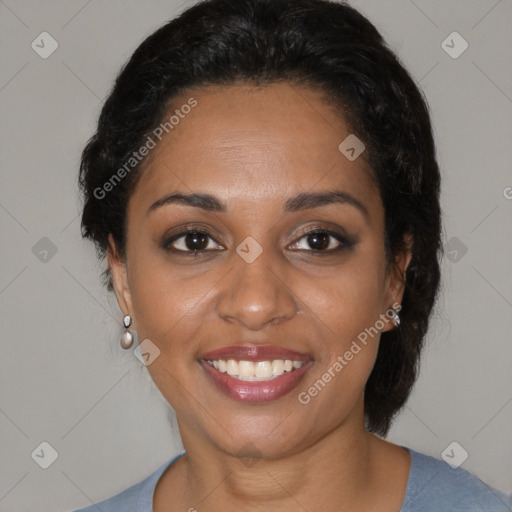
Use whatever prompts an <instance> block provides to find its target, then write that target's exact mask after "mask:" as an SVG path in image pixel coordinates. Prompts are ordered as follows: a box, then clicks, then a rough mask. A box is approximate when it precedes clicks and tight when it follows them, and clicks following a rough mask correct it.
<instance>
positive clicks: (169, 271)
mask: <svg viewBox="0 0 512 512" xmlns="http://www.w3.org/2000/svg"><path fill="white" fill-rule="evenodd" d="M133 256H134V257H133V259H132V261H133V262H134V265H133V267H132V268H131V269H130V275H129V280H130V290H131V295H132V303H133V308H134V314H135V319H136V324H137V328H136V329H137V334H138V335H139V339H141V340H142V339H146V338H149V339H151V340H152V341H154V343H156V344H157V345H158V346H159V347H160V348H161V350H169V349H171V348H173V349H174V350H178V349H179V346H180V344H178V343H171V341H172V340H173V339H175V338H176V337H177V336H179V337H180V339H184V337H183V336H184V330H187V331H188V332H189V333H190V334H189V336H190V338H189V339H193V333H194V331H196V330H197V328H198V327H199V326H200V325H201V323H202V322H203V321H204V320H206V319H205V318H203V319H202V321H201V322H197V321H194V319H195V318H196V317H197V316H198V315H201V314H202V315H205V314H206V313H205V312H204V308H205V304H206V303H207V302H208V297H209V295H208V292H210V291H211V289H212V285H213V284H214V281H213V282H211V283H210V280H209V279H208V278H206V277H204V278H201V276H198V277H195V278H193V279H191V278H184V277H183V273H182V272H180V268H179V267H175V268H171V266H170V265H169V263H168V262H166V261H165V259H164V258H162V257H159V258H155V257H151V255H147V254H142V253H138V254H134V255H133ZM181 345H183V344H181Z"/></svg>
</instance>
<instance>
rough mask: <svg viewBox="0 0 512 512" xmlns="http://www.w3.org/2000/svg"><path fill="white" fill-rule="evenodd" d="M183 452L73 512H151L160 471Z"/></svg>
mask: <svg viewBox="0 0 512 512" xmlns="http://www.w3.org/2000/svg"><path fill="white" fill-rule="evenodd" d="M183 454H184V452H182V453H180V454H179V455H177V456H176V457H173V458H172V459H171V460H169V461H167V462H166V463H165V464H163V465H162V466H160V467H159V468H158V469H157V470H156V471H155V472H154V473H151V475H149V476H148V477H147V478H145V479H144V480H142V481H141V482H139V483H137V484H135V485H132V486H131V487H128V488H127V489H124V490H123V491H121V492H120V493H118V494H116V495H114V496H112V497H110V498H108V499H106V500H104V501H101V502H98V503H94V504H92V505H90V506H88V507H85V508H81V509H78V510H74V511H73V512H98V510H101V512H126V511H128V510H130V511H133V512H152V506H153V493H154V489H155V487H156V484H157V482H158V479H159V478H160V476H161V475H162V473H163V472H164V471H165V470H166V469H167V468H168V467H169V466H170V465H171V464H172V463H173V462H174V461H175V460H176V459H178V458H179V457H181V456H182V455H183Z"/></svg>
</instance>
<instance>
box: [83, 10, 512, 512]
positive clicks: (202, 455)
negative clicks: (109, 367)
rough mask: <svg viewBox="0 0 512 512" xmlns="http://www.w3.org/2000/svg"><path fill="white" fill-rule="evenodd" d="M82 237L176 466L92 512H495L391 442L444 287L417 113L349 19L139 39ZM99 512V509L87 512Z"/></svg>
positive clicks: (496, 505) (86, 155)
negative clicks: (169, 423)
mask: <svg viewBox="0 0 512 512" xmlns="http://www.w3.org/2000/svg"><path fill="white" fill-rule="evenodd" d="M80 184H81V187H82V191H83V193H84V198H85V204H84V210H83V216H82V229H83V235H84V236H85V237H88V238H90V239H91V240H93V241H94V242H95V243H96V246H97V248H98V252H99V254H100V256H105V255H106V256H107V259H108V270H107V271H106V273H105V278H106V284H107V287H108V289H109V290H113V291H115V293H116V297H117V300H118V303H119V306H120V308H121V310H122V312H123V315H124V320H123V321H124V325H125V332H124V334H123V336H122V339H121V345H122V346H123V347H124V348H128V349H130V348H132V346H133V334H134V333H135V332H136V333H137V337H138V339H139V340H143V341H142V342H141V343H140V351H141V354H142V357H143V360H144V361H145V364H147V368H148V371H149V372H150V374H151V377H152V379H153V380H154V382H155V384H156V385H157V387H158V388H159V390H160V391H161V393H162V394H163V396H164V397H165V398H166V399H167V401H168V402H169V404H170V405H171V406H172V408H173V409H174V410H175V411H176V417H177V422H178V425H179V428H180V434H181V438H182V442H183V446H184V448H185V450H184V452H183V453H182V454H180V455H179V456H178V457H176V458H174V459H172V460H171V461H169V462H167V463H166V464H164V465H163V466H162V467H160V468H159V469H158V470H157V471H156V472H155V473H153V474H152V475H150V476H149V477H148V478H147V479H146V480H144V481H143V482H140V483H139V484H137V485H135V486H133V487H131V488H129V489H126V490H125V491H123V492H122V493H120V494H119V495H116V496H114V497H113V498H111V499H110V500H107V501H104V502H101V503H98V504H97V505H96V506H95V505H93V506H91V507H88V508H86V509H82V511H92V510H96V509H97V508H99V509H100V510H102V511H104V512H107V511H121V510H123V511H126V510H137V511H141V512H142V511H147V512H150V511H152V510H153V511H155V512H161V511H172V510H189V511H194V510H198V511H199V512H203V511H218V510H223V511H225V510H237V511H238V510H265V511H273V510H276V511H277V510H279V511H282V510H287V511H294V510H307V511H315V510H322V511H323V512H329V511H339V510H344V511H358V512H365V511H375V510H378V511H380V512H397V511H401V512H411V511H439V510H443V511H448V510H461V511H462V510H463V511H465V512H468V511H477V510H478V511H482V510H492V511H505V510H510V506H511V502H512V498H511V497H509V496H506V495H505V494H504V493H501V492H499V491H497V490H494V489H492V488H490V487H488V486H487V485H486V484H484V483H483V482H481V481H480V480H478V479H477V478H476V477H474V476H473V475H471V474H470V473H468V472H467V471H465V470H463V469H461V468H457V469H455V468H451V467H450V466H449V465H448V464H446V463H445V462H443V461H440V460H437V459H434V458H432V457H429V456H426V455H423V454H421V453H418V452H415V451H414V450H411V449H409V448H407V447H403V446H398V445H395V444H393V443H390V442H388V441H386V440H385V439H384V438H383V437H384V436H385V435H386V434H387V432H388V430H389V428H390V425H391V422H392V419H393V418H394V417H395V415H396V414H397V413H398V412H399V410H400V409H401V408H402V407H403V405H404V404H405V402H406V400H407V398H408V396H409V394H410V391H411V388H412V385H413V383H414V381H415V378H416V374H417V366H418V364H419V356H420V352H421V348H422V344H423V340H424V338H425V334H426V331H427V327H428V322H429V316H430V313H431V310H432V307H433V304H434V302H435V298H436V294H437V291H438V287H439V278H440V272H439V256H440V252H441V242H440V240H441V217H440V206H439V187H440V176H439V169H438V165H437V162H436V158H435V146H434V142H433V138H432V130H431V124H430V119H429V114H428V110H427V107H426V104H425V101H424V99H423V97H422V94H421V93H420V92H419V90H418V89H417V87H416V85H415V84H414V82H413V80H412V79H411V78H410V76H409V74H408V73H407V72H406V70H404V68H403V67H402V66H401V64H400V63H399V62H398V60H397V58H396V56H395V55H394V54H393V53H392V52H391V51H390V50H389V49H388V47H387V46H386V45H385V43H384V42H383V40H382V38H381V36H380V34H379V33H378V32H377V30H376V29H375V27H374V26H373V25H372V24H371V23H370V22H369V21H368V20H366V19H365V18H364V17H362V16H361V15H360V14H359V13H358V12H357V11H355V10H354V9H352V8H350V7H348V6H347V5H344V4H339V3H335V2H327V1H325V0H296V1H293V2H289V1H285V0H209V1H204V2H201V3H199V4H197V5H196V6H194V7H191V8H190V9H188V10H187V11H185V12H184V13H183V14H182V15H181V16H179V17H178V18H176V19H175V20H173V21H171V22H169V23H168V24H166V25H164V26H163V27H162V28H160V29H159V30H158V31H157V32H155V33H154V34H152V35H151V36H150V37H148V38H147V39H146V40H145V41H144V42H143V43H142V44H141V45H140V47H139V48H138V49H137V50H136V51H135V53H134V55H133V56H132V57H131V59H130V61H129V62H128V64H127V65H126V66H125V67H124V69H123V70H122V72H121V74H120V75H119V77H118V79H117V81H116V84H115V87H114V89H113V91H112V93H111V95H110V96H109V98H108V99H107V101H106V103H105V105H104V108H103V110H102V113H101V116H100V119H99V123H98V130H97V133H96V134H95V135H94V136H93V138H92V139H91V140H90V141H89V143H88V145H87V147H86V148H85V150H84V152H83V155H82V165H81V174H80ZM96 507H97V508H96Z"/></svg>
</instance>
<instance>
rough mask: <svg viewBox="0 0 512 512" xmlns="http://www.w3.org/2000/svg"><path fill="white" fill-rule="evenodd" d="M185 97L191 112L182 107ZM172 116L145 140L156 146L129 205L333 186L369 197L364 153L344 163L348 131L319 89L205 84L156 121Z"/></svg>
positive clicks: (284, 193) (253, 196)
mask: <svg viewBox="0 0 512 512" xmlns="http://www.w3.org/2000/svg"><path fill="white" fill-rule="evenodd" d="M191 98H193V100H194V101H195V102H197V104H196V105H195V106H194V108H192V109H188V108H183V109H182V107H183V105H187V104H190V103H191ZM176 111H178V112H176ZM185 112H188V113H185ZM174 113H176V114H179V119H178V117H177V116H175V119H174V122H175V123H176V124H173V126H172V128H169V125H168V126H167V129H168V131H169V133H166V131H163V134H162V135H161V140H159V138H157V137H155V136H154V135H152V138H153V139H154V141H155V143H156V146H155V147H154V149H152V150H151V152H150V154H149V155H148V157H147V160H146V162H145V165H144V166H143V169H142V171H141V172H142V175H141V178H140V180H139V183H138V185H137V188H136V190H135V193H134V196H136V197H133V198H132V199H133V200H135V201H137V202H141V203H144V204H145V205H149V204H150V202H152V201H154V200H155V199H157V198H158V196H159V195H162V194H164V193H169V192H172V191H173V190H181V191H184V192H190V191H203V192H210V193H214V194H215V195H218V196H219V197H221V198H224V199H226V200H228V199H229V198H230V197H233V196H234V195H236V196H237V197H240V198H245V199H252V200H258V199H265V200H269V199H270V198H275V199H276V200H278V199H280V198H282V197H288V196H290V195H291V194H293V193H296V192H300V191H305V190H312V189H314V188H315V187H317V188H318V187H319V188H323V189H325V188H332V187H333V186H336V187H337V188H339V187H342V188H344V189H346V190H347V191H350V192H352V193H355V194H359V195H367V194H368V193H371V194H375V193H376V192H377V190H376V188H375V184H374V182H373V179H372V177H371V175H372V173H371V170H370V168H369V166H368V165H367V163H366V161H365V159H364V156H365V155H364V153H363V155H361V157H359V158H357V159H356V160H354V161H350V160H349V159H347V158H346V156H344V154H342V153H341V152H340V150H339V149H338V146H339V145H340V143H342V141H343V140H345V139H346V138H347V137H348V136H350V135H351V130H350V126H349V125H348V124H347V122H346V121H345V119H344V118H343V116H342V115H341V114H340V113H339V111H337V110H336V109H335V108H334V106H333V105H330V104H329V103H328V102H327V101H326V98H325V96H324V94H323V92H322V91H320V90H316V89H311V88H306V87H303V86H299V85H296V84H291V83H287V82H285V83H279V84H271V85H268V86H265V87H254V86H249V85H230V86H209V87H205V88H202V89H195V90H190V91H187V92H184V93H182V94H181V95H180V96H179V97H177V98H174V100H173V101H172V107H171V108H169V109H168V112H167V114H166V116H165V117H164V120H163V121H164V122H165V121H167V120H168V119H169V118H170V117H171V116H172V115H173V114H174ZM176 121H177V122H176ZM187 189H188V190H187Z"/></svg>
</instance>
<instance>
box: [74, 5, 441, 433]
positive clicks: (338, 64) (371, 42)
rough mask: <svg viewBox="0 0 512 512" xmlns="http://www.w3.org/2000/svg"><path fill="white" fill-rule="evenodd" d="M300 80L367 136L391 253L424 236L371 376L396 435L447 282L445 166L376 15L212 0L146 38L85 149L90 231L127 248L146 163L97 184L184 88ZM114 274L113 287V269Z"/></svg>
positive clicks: (375, 415) (371, 403)
mask: <svg viewBox="0 0 512 512" xmlns="http://www.w3.org/2000/svg"><path fill="white" fill-rule="evenodd" d="M280 81H292V82H293V83H296V84H304V85H310V86H313V87H315V88H316V89H318V90H321V91H323V92H324V93H325V95H326V97H327V98H328V99H329V101H331V102H332V104H333V105H334V106H335V107H336V108H337V109H339V112H340V115H342V116H343V117H344V118H345V120H346V121H347V122H348V123H349V125H350V127H351V129H352V131H353V133H355V134H356V135H357V137H358V138H359V139H361V140H362V141H363V142H364V144H365V146H366V150H367V151H366V152H365V155H366V159H367V161H368V163H369V164H370V166H371V168H372V170H373V173H374V178H375V180H376V183H377V185H378V188H379V191H380V194H381V197H382V202H383V205H384V215H385V219H384V220H385V246H386V254H387V258H388V263H390V264H393V262H394V259H395V258H394V256H395V255H396V254H397V253H398V252H399V251H401V250H403V249H404V235H406V234H410V235H412V239H413V246H412V257H411V262H410V264H409V267H408V269H407V271H406V275H405V287H404V296H403V301H402V309H401V313H400V314H401V325H400V327H399V328H398V329H393V330H391V331H387V332H384V333H383V334H382V337H381V343H380V346H379V350H378V354H377V359H376V362H375V365H374V368H373V370H372V372H371V374H370V376H369V379H368V381H367V383H366V386H365V393H364V404H365V405H364V408H365V425H366V428H367V429H368V430H369V431H371V432H373V433H376V434H379V435H382V436H385V435H387V433H388V430H389V428H390V426H391V422H392V420H393V418H394V417H395V416H396V414H397V413H398V412H399V411H400V409H401V408H402V407H403V406H404V404H405V402H406V400H407V398H408V397H409V394H410V392H411V389H412V386H413V384H414V382H415V380H416V378H417V374H418V368H419V359H420V353H421V349H422V346H423V343H424V339H425V336H426V332H427V328H428V323H429V318H430V315H431V311H432V308H433V306H434V303H435V300H436V296H437V293H438V289H439V282H440V265H439V260H440V256H441V252H442V245H441V209H440V203H439V194H440V173H439V168H438V164H437V160H436V154H435V153H436V151H435V143H434V140H433V134H432V126H431V121H430V116H429V112H428V106H427V102H426V100H425V98H424V96H423V94H422V92H421V91H420V89H419V88H418V86H417V85H416V84H415V82H414V80H413V79H412V78H411V76H410V75H409V73H408V72H407V71H406V69H404V67H403V66H402V64H401V63H400V61H399V59H398V58H397V56H396V55H395V54H394V52H393V51H392V50H391V49H390V48H389V47H388V45H387V44H386V43H385V41H384V40H383V38H382V36H381V35H380V33H379V32H378V30H377V29H376V28H375V26H374V25H373V24H372V23H371V22H370V21H368V20H367V19H366V18H365V17H364V16H363V15H361V14H360V13H359V12H358V11H356V10H355V9H354V8H352V7H350V6H349V5H347V4H346V3H339V2H333V1H328V0H294V1H293V2H290V1H289V0H203V1H200V2H199V3H197V4H195V5H194V6H192V7H190V8H188V9H187V10H185V11H184V12H183V13H181V14H180V15H179V16H178V17H176V18H175V19H173V20H171V21H169V22H167V23H166V24H164V25H163V26H162V27H161V28H159V29H158V30H157V31H156V32H154V33H153V34H151V35H150V36H149V37H147V38H146V39H145V40H144V41H143V42H142V43H141V44H140V46H139V47H138V48H137V49H136V51H135V52H134V53H133V55H132V56H131V58H130V59H129V60H128V62H127V63H126V64H125V66H124V67H123V69H122V70H121V71H120V73H119V75H118V77H117V79H116V81H115V84H114V86H113V89H112V91H111V93H110V95H109V97H108V99H107V100H106V102H105V104H104V106H103V108H102V110H101V114H100V117H99V120H98V126H97V131H96V133H95V134H94V135H93V136H92V137H91V139H90V140H89V141H88V143H87V145H86V147H85V148H84V150H83V153H82V160H81V166H80V176H79V185H80V189H81V192H82V194H83V197H84V206H83V212H82V219H81V227H82V236H83V237H87V238H89V239H91V240H93V241H94V242H95V244H96V249H97V253H98V256H99V257H100V258H104V257H105V254H106V249H107V239H108V235H109V233H111V234H112V236H113V238H114V241H115V243H116V246H117V248H118V250H119V253H120V255H121V256H122V257H123V258H124V257H125V235H126V207H127V202H128V199H129V197H130V195H131V193H132V192H133V190H134V188H135V186H136V184H137V179H138V177H140V175H141V173H142V172H143V166H142V164H138V165H136V166H134V168H133V170H131V171H130V172H129V173H127V176H126V177H125V178H124V179H122V180H120V181H119V183H117V184H116V186H115V187H111V188H112V190H110V191H109V192H108V194H103V193H102V194H99V193H98V190H100V189H101V187H102V186H103V185H104V184H105V183H107V182H108V181H109V179H111V178H112V176H113V174H114V173H115V172H116V170H117V169H119V168H121V166H122V165H123V163H124V162H126V161H127V160H128V159H129V158H130V155H132V153H133V151H134V150H135V149H136V148H138V147H140V146H141V145H142V143H143V141H144V140H146V138H147V136H148V134H149V133H151V131H152V130H154V129H155V127H156V126H158V125H159V123H161V122H162V119H163V118H164V115H165V114H166V112H168V109H169V105H170V103H171V102H172V100H173V99H174V98H175V97H176V96H177V95H178V94H179V93H181V92H183V91H186V90H188V89H192V88H194V87H198V88H201V87H206V86H207V85H219V84H225V85H230V84H231V85H235V84H243V83H251V84H257V85H266V84H271V83H277V82H280ZM103 277H104V282H105V285H106V286H107V288H108V290H110V291H111V290H112V289H113V287H112V279H111V275H110V273H109V269H108V268H107V269H106V270H105V272H104V274H103Z"/></svg>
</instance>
